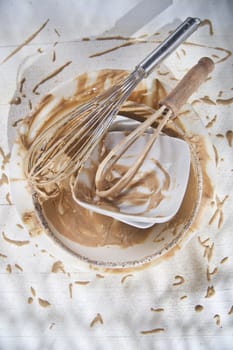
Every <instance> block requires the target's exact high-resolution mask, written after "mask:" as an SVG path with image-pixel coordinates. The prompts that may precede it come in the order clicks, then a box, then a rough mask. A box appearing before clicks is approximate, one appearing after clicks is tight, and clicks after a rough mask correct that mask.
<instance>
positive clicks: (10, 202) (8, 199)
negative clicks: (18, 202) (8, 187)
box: [6, 192, 13, 205]
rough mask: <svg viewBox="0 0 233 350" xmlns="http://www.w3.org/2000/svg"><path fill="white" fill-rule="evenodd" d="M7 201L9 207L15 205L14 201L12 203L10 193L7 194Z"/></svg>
mask: <svg viewBox="0 0 233 350" xmlns="http://www.w3.org/2000/svg"><path fill="white" fill-rule="evenodd" d="M6 201H7V203H8V204H9V205H13V203H12V201H11V199H10V193H9V192H7V194H6Z"/></svg>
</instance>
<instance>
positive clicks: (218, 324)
mask: <svg viewBox="0 0 233 350" xmlns="http://www.w3.org/2000/svg"><path fill="white" fill-rule="evenodd" d="M213 318H214V320H215V322H216V326H220V324H221V318H220V315H219V314H216V315H214V317H213Z"/></svg>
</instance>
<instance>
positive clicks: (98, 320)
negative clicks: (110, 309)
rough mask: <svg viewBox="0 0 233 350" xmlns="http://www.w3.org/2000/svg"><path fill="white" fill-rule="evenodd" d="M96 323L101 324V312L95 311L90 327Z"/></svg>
mask: <svg viewBox="0 0 233 350" xmlns="http://www.w3.org/2000/svg"><path fill="white" fill-rule="evenodd" d="M97 323H100V324H103V323H104V321H103V318H102V316H101V314H99V313H97V315H96V316H95V317H94V318H93V320H92V321H91V323H90V327H93V326H95V325H96V324H97Z"/></svg>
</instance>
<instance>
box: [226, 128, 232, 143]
mask: <svg viewBox="0 0 233 350" xmlns="http://www.w3.org/2000/svg"><path fill="white" fill-rule="evenodd" d="M226 138H227V142H228V145H229V146H230V147H232V141H233V131H232V130H227V132H226Z"/></svg>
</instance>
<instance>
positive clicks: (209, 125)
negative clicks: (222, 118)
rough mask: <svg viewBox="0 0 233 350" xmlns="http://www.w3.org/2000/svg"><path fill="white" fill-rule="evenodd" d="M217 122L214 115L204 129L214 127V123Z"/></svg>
mask: <svg viewBox="0 0 233 350" xmlns="http://www.w3.org/2000/svg"><path fill="white" fill-rule="evenodd" d="M216 120H217V115H215V116H214V117H213V118H212V119H211V120H210V121H209V123H208V124H207V125H206V128H212V126H213V125H214V123H215V122H216Z"/></svg>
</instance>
